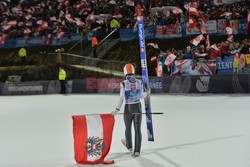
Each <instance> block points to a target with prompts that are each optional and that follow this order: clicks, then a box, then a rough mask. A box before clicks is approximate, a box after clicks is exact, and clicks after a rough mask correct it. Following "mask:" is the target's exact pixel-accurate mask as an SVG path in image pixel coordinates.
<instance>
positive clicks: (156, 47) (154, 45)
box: [147, 43, 159, 49]
mask: <svg viewBox="0 0 250 167" xmlns="http://www.w3.org/2000/svg"><path fill="white" fill-rule="evenodd" d="M147 46H152V47H153V48H155V49H159V46H158V45H157V43H148V44H147Z"/></svg>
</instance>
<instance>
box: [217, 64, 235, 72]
mask: <svg viewBox="0 0 250 167" xmlns="http://www.w3.org/2000/svg"><path fill="white" fill-rule="evenodd" d="M231 68H233V62H218V63H217V69H219V70H222V69H231Z"/></svg>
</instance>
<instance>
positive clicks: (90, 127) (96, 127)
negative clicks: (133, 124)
mask: <svg viewBox="0 0 250 167" xmlns="http://www.w3.org/2000/svg"><path fill="white" fill-rule="evenodd" d="M72 119H73V136H74V151H75V160H76V162H77V163H80V164H89V165H94V164H112V163H114V161H113V160H112V161H104V158H105V157H106V155H107V154H108V152H109V150H110V146H111V141H112V134H113V127H114V122H115V120H114V116H113V115H112V114H101V115H88V116H87V115H83V116H72Z"/></svg>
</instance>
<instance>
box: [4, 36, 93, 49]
mask: <svg viewBox="0 0 250 167" xmlns="http://www.w3.org/2000/svg"><path fill="white" fill-rule="evenodd" d="M80 39H81V36H80V34H66V35H65V37H64V38H63V39H58V38H57V37H56V36H54V37H53V39H52V43H51V45H55V46H57V45H65V44H69V43H74V42H77V41H79V40H80ZM87 40H89V38H85V39H83V41H87ZM45 45H47V44H44V42H43V40H42V37H41V36H37V37H29V39H28V40H27V41H26V42H25V39H24V37H21V38H12V39H8V40H7V41H6V42H5V44H3V45H1V46H0V48H4V49H7V48H19V47H24V46H25V47H31V46H45Z"/></svg>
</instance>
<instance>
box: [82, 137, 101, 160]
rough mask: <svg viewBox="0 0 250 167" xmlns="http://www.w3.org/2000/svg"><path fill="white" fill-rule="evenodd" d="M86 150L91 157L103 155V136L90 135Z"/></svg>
mask: <svg viewBox="0 0 250 167" xmlns="http://www.w3.org/2000/svg"><path fill="white" fill-rule="evenodd" d="M86 144H87V146H86V152H87V154H88V155H89V156H91V157H94V156H95V157H97V156H100V155H102V151H103V150H104V142H103V139H102V138H99V137H94V136H92V137H89V138H88V139H87V143H86Z"/></svg>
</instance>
